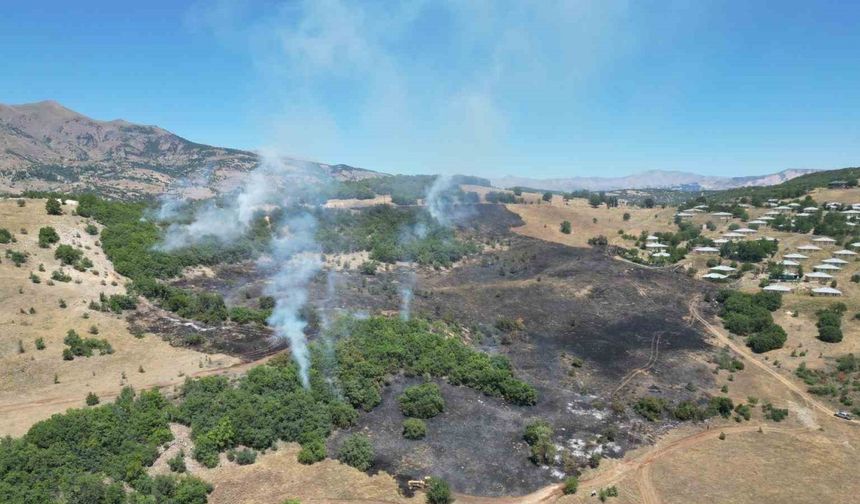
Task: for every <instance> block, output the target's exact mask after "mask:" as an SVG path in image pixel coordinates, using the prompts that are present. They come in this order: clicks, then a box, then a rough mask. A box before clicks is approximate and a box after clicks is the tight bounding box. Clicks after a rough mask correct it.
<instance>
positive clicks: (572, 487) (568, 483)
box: [561, 476, 579, 495]
mask: <svg viewBox="0 0 860 504" xmlns="http://www.w3.org/2000/svg"><path fill="white" fill-rule="evenodd" d="M578 489H579V479H577V477H576V476H568V477H567V478H565V479H564V486H563V487H562V490H561V491H562V492H563V493H564V495H571V494H575V493H576V491H577V490H578Z"/></svg>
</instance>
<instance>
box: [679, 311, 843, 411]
mask: <svg viewBox="0 0 860 504" xmlns="http://www.w3.org/2000/svg"><path fill="white" fill-rule="evenodd" d="M697 302H698V300H697V299H694V300H692V301H691V302H690V305H689V306H690V315H691V316H692V317H693V318H694V319H695V320H697V321H698V322H699V323H700V324H702V325H703V326H704V327H705V329H707V330H708V332H709V333H711V335H712V336H713V337H714V338H716V340H717V341H718V342H720V344H722V345H725V346H727V347H729V348H731V349H732V351H734V352H735V353H737V354H738V355H741V356H742V357H744V359H745V360H746V361H747V362H749V363H751V364H752V365H754V366H756V367H757V368H759V369H761V370H762V371H764V372H766V373H767V374H769V375H771V376H772V377H773V378H775V379H776V380H778V381H779V382H780V383H782V384H783V385H784V386H785V387H786V388H787V389H789V390H790V391H791V392H793V393H795V394H796V395H797V396H799V397H800V398H801V399H803V400H804V401H805V402H806V403H807V404H808V405H810V406H812V407H813V408H815V409H817V410H819V411H820V412H822V413H825V414H826V415H828V416H833V415H834V414H835V413H836V411H835V410H833V409H831V408H830V407H828V406H827V405H825V404H824V403H822V402H820V401H819V400H817V399H815V398H814V397H812V395H810V394H809V393H808V392H806V391H805V390H803V389H802V388H800V387H799V386H798V385H797V384H795V383H794V382H792V381H791V380H790V379H789V378H786V377H785V376H783V375H781V374H780V373H779V372H777V371H776V370H774V369H773V367H771V366H768V365H767V364H765V363H764V362H762V361H760V360H759V359H757V358H756V357H755V355H753V353H752V351H751V350H749V349H748V348H747V347H746V345H739V344H738V343H736V342H735V341H734V340H732V339H731V338H730V337H729V336H728V335H727V334H726V333H724V332H723V331H721V330H720V329H718V328H717V327H716V326H714V325H713V324H711V323H710V322H708V321H707V320H705V318H704V317H702V315H701V314H700V313H699V310H698V308H696V303H697ZM852 423H856V420H855V421H853V422H852Z"/></svg>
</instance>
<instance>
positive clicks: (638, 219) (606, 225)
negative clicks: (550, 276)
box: [507, 193, 677, 247]
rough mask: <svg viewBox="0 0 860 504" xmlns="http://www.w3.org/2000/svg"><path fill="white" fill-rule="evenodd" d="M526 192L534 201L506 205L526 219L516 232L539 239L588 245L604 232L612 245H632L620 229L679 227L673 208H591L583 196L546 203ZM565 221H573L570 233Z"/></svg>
mask: <svg viewBox="0 0 860 504" xmlns="http://www.w3.org/2000/svg"><path fill="white" fill-rule="evenodd" d="M527 195H530V196H532V198H531V199H530V200H534V201H535V202H534V203H532V204H511V205H507V208H508V210H510V211H512V212H514V213H516V214H517V215H519V216H520V218H522V219H523V221H524V222H525V224H524V225H523V226H520V227H517V228H514V229H513V231H514V232H516V233H519V234H522V235H525V236H530V237H532V238H538V239H540V240H546V241H551V242H556V243H561V244H564V245H569V246H571V247H586V246H588V239H589V238H593V237H595V236H597V235H604V236H606V237H607V238H608V239H609V243H610V244H612V245H620V246H626V247H630V246H631V245H632V242H630V241H627V240H624V239H623V238H622V237H621V235H620V234H619V233H618V231H619V230H623V231H624V233H626V234H628V235H633V236H637V237H638V236H639V234H640V233H641V232H642V231H647V232H650V233H654V232H660V231H675V230H676V229H677V227H676V226H675V224H674V220H673V219H674V215H675V209H674V208H669V207H667V208H659V207H658V208H638V207H625V206H619V207H617V208H606V207H605V206H601V207H599V208H592V207H591V206H590V205H589V204H588V202H587V201H586V200H584V199H581V198H575V199H571V200H570V201H567V202H565V201H564V199H563V198H562V197H561V196H558V195H556V196H553V198H552V200H551V201H550V202H545V201H542V200H540V195H537V194H535V193H524V196H527ZM625 213H629V214H630V220H627V221H625V220H624V214H625ZM565 220H567V221H570V223H571V229H572V231H571V233H570V234H564V233H562V232H561V229H560V227H561V223H562V221H565ZM595 220H596V222H595Z"/></svg>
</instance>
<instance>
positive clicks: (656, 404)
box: [633, 396, 666, 422]
mask: <svg viewBox="0 0 860 504" xmlns="http://www.w3.org/2000/svg"><path fill="white" fill-rule="evenodd" d="M665 409H666V400H665V399H662V398H660V397H655V396H647V397H642V398H640V399H639V400H638V401H636V404H634V405H633V411H635V412H636V413H639V414H640V415H642V416H643V417H645V418H646V419H648V420H650V421H652V422H656V421H657V420H659V419H660V418H661V417H662V416H663V410H665Z"/></svg>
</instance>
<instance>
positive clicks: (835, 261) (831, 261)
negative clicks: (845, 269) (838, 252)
mask: <svg viewBox="0 0 860 504" xmlns="http://www.w3.org/2000/svg"><path fill="white" fill-rule="evenodd" d="M821 262H823V263H826V264H835V265H843V264H848V261H846V260H845V259H839V258H838V257H831V258H830V259H825V260H823V261H821Z"/></svg>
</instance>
